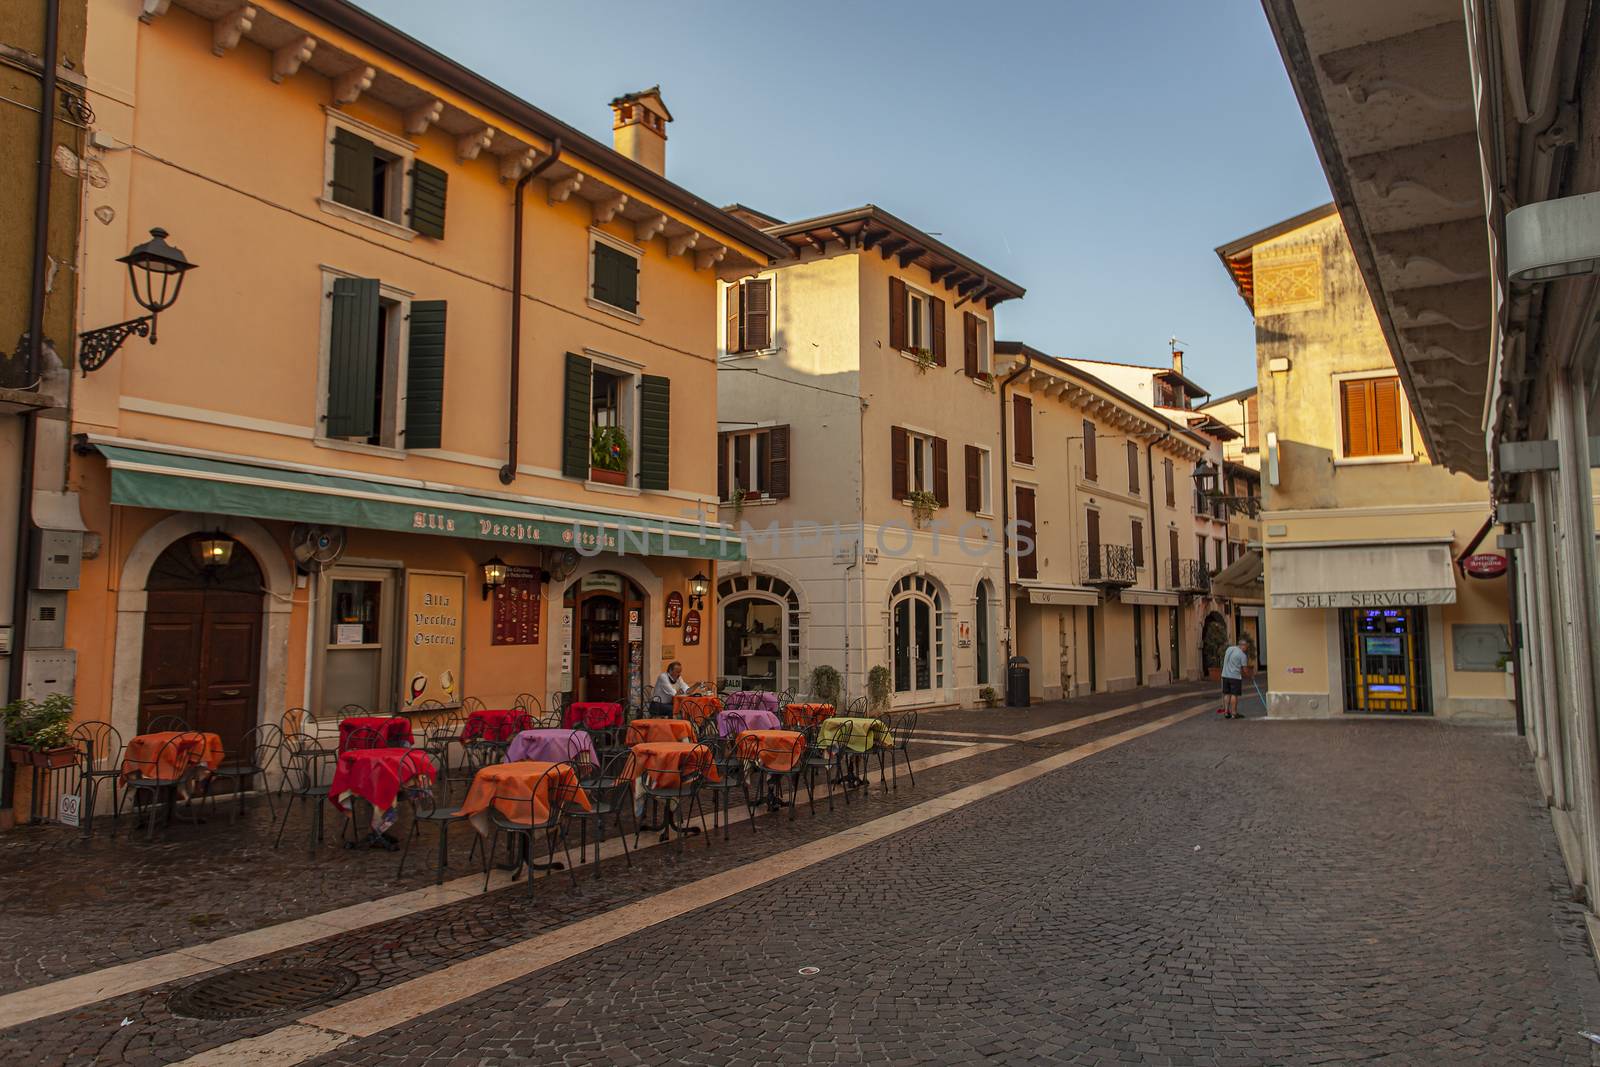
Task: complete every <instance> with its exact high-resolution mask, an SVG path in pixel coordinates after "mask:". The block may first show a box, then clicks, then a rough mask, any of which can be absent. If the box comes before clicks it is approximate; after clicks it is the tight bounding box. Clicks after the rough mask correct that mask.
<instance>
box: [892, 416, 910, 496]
mask: <svg viewBox="0 0 1600 1067" xmlns="http://www.w3.org/2000/svg"><path fill="white" fill-rule="evenodd" d="M889 468H890V470H889V474H890V489H889V491H890V493H892V494H893V496H894V498H895V499H896V500H904V499H905V498H906V497H907V496H909V495H910V489H909V483H910V481H911V441H910V438H908V437H907V436H906V431H905V427H903V426H891V427H889Z"/></svg>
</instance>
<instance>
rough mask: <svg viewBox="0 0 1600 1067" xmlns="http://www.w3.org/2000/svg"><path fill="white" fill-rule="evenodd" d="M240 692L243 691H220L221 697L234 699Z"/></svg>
mask: <svg viewBox="0 0 1600 1067" xmlns="http://www.w3.org/2000/svg"><path fill="white" fill-rule="evenodd" d="M242 691H243V690H239V689H224V690H223V691H222V695H223V696H225V697H236V696H238V695H239V694H240V693H241V692H242Z"/></svg>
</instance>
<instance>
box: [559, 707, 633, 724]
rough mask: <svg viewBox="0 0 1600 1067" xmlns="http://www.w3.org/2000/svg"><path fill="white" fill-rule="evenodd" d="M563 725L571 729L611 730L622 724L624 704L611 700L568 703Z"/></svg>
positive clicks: (562, 721)
mask: <svg viewBox="0 0 1600 1067" xmlns="http://www.w3.org/2000/svg"><path fill="white" fill-rule="evenodd" d="M561 725H562V726H565V727H566V728H567V729H569V730H574V729H577V728H578V727H580V726H581V727H583V728H584V729H585V730H609V729H610V728H611V727H613V726H621V725H622V705H621V704H618V703H616V702H615V701H610V700H578V701H574V702H573V703H571V704H568V705H567V711H566V714H565V715H564V716H562V719H561Z"/></svg>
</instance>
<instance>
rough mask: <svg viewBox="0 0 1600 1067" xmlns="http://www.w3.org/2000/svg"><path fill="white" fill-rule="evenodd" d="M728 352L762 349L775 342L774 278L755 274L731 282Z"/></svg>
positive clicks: (729, 290) (727, 293)
mask: <svg viewBox="0 0 1600 1067" xmlns="http://www.w3.org/2000/svg"><path fill="white" fill-rule="evenodd" d="M725 296H726V298H727V302H728V303H727V324H728V332H727V338H726V342H727V352H728V354H729V355H738V354H741V353H746V352H762V351H765V350H766V349H768V348H770V347H771V346H772V279H770V278H751V279H749V280H747V281H743V282H736V283H734V284H732V285H730V286H728V288H727V291H726V293H725Z"/></svg>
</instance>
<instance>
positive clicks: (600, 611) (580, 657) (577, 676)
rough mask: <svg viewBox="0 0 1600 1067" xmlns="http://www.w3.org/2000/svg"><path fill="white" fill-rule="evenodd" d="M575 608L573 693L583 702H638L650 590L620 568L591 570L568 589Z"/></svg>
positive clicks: (567, 599)
mask: <svg viewBox="0 0 1600 1067" xmlns="http://www.w3.org/2000/svg"><path fill="white" fill-rule="evenodd" d="M563 603H564V606H565V607H568V608H570V609H572V618H573V620H574V624H575V626H576V627H577V633H575V634H574V635H573V645H574V647H573V664H572V692H573V696H574V697H575V698H576V699H578V700H617V701H626V702H630V703H638V702H639V701H641V700H642V699H643V695H644V620H645V619H646V618H647V611H646V598H645V594H644V591H643V590H641V589H640V588H639V587H638V586H637V585H635V584H634V582H633V580H632V579H630V578H628V577H627V576H626V575H622V574H618V573H616V572H615V571H595V572H593V573H591V574H586V575H584V576H583V577H582V578H580V579H578V580H577V581H575V582H573V583H572V584H571V585H570V586H568V587H567V591H566V595H565V597H564V598H563Z"/></svg>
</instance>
